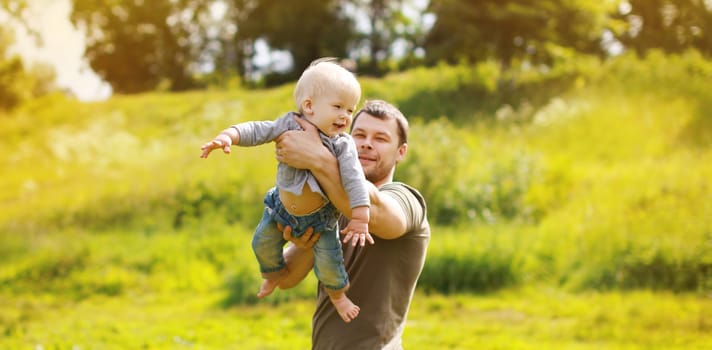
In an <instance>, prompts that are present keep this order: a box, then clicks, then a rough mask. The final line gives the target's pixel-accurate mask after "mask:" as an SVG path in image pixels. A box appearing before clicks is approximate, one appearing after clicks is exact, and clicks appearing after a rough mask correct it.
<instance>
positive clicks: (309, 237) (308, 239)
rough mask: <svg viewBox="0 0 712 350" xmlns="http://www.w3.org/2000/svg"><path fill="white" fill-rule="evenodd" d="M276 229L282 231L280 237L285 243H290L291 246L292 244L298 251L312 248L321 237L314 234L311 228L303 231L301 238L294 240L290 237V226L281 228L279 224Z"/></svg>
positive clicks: (318, 234)
mask: <svg viewBox="0 0 712 350" xmlns="http://www.w3.org/2000/svg"><path fill="white" fill-rule="evenodd" d="M277 229H278V230H280V231H282V237H283V238H284V240H285V241H289V242H292V244H294V246H295V247H297V248H299V249H312V248H314V245H315V244H316V241H318V240H319V237H321V234H320V233H314V229H313V228H312V227H309V228H307V230H306V231H304V234H303V235H301V237H296V238H295V237H292V227H291V226H282V225H280V224H277Z"/></svg>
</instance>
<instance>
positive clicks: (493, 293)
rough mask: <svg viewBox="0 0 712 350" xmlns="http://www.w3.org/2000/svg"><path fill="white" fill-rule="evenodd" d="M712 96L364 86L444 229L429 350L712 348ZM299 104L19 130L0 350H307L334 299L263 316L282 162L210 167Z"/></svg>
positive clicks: (1, 134) (396, 79)
mask: <svg viewBox="0 0 712 350" xmlns="http://www.w3.org/2000/svg"><path fill="white" fill-rule="evenodd" d="M710 81H712V62H709V61H706V60H704V59H703V58H701V57H700V56H699V55H697V54H695V53H686V54H683V55H677V56H665V55H662V54H659V53H652V54H651V55H649V56H648V57H645V58H636V57H634V56H621V57H617V58H615V59H612V60H609V61H605V62H601V61H599V60H597V59H594V58H585V57H576V58H570V59H568V60H565V61H562V62H560V63H559V64H558V65H556V66H555V68H544V67H526V66H523V67H522V68H521V69H520V70H517V71H513V72H511V73H509V74H508V75H507V76H500V75H499V72H498V70H497V66H496V65H495V64H494V63H492V62H485V63H481V64H478V65H465V64H463V65H459V66H437V67H431V68H418V69H414V70H410V71H407V72H402V73H398V74H392V75H389V76H386V77H385V78H382V79H377V80H376V79H370V78H362V79H361V82H362V85H363V89H364V95H365V96H364V97H365V98H382V99H386V100H388V101H392V102H393V103H395V104H396V105H398V106H399V107H400V108H401V109H402V110H403V111H404V113H405V114H406V115H407V116H408V117H409V118H410V120H411V136H410V139H409V154H408V156H407V159H406V161H405V162H404V163H403V164H401V165H399V168H398V170H397V172H396V179H397V180H400V181H404V182H407V183H410V184H412V185H414V186H415V187H417V188H419V189H421V191H422V193H423V194H424V196H425V198H426V200H427V202H428V213H429V214H428V217H429V219H430V221H431V224H432V225H433V237H432V241H431V245H430V248H429V251H428V258H427V262H426V265H425V268H424V271H423V274H422V275H421V278H420V280H419V286H418V290H417V295H416V298H415V300H414V302H413V306H412V310H411V313H410V317H409V323H408V328H407V330H406V334H405V337H404V343H405V346H406V348H408V349H473V348H478V349H601V348H605V349H706V348H712V316H710V315H712V201H711V200H710V198H712V182H711V181H710V179H712V151H711V150H712V147H711V146H712V114H711V113H712V112H710V111H712V89H710V88H709V86H710ZM291 91H292V86H291V85H285V86H282V87H279V88H275V89H269V90H247V89H243V88H241V87H239V86H236V87H233V88H231V89H211V90H206V91H193V92H186V93H180V94H178V93H172V94H169V93H159V92H156V93H149V94H142V95H132V96H114V97H112V98H111V99H110V100H107V101H104V102H94V103H80V102H77V101H73V100H70V99H67V98H64V97H62V96H49V97H46V98H43V99H38V100H35V101H31V102H29V103H27V104H25V105H23V106H21V107H20V108H19V109H17V110H16V111H14V112H12V113H8V114H0V164H2V173H1V175H0V178H1V180H0V305H2V307H0V348H3V349H5V348H7V349H27V348H42V349H138V348H146V349H177V348H197V349H225V348H240V349H295V348H296V349H302V348H308V347H309V343H310V342H309V336H310V331H309V329H310V317H311V312H312V307H313V298H314V294H315V280H314V278H313V276H309V277H308V279H307V280H306V281H305V282H303V283H302V284H300V285H299V286H298V287H296V288H295V289H293V290H289V291H279V292H278V293H276V294H275V295H273V296H270V298H269V299H268V300H260V301H258V300H257V299H256V298H255V297H254V293H255V291H256V288H257V286H258V284H259V275H258V273H257V265H256V262H255V261H254V258H253V256H252V252H251V250H250V245H249V242H250V236H251V231H252V228H253V226H254V225H255V224H256V221H257V220H258V217H259V215H260V212H261V207H260V206H261V199H262V195H263V193H264V191H265V190H266V189H267V188H269V187H270V186H271V185H272V184H273V181H274V180H273V179H274V174H275V170H276V162H275V161H274V156H273V148H272V147H270V146H261V147H256V148H251V149H238V148H234V150H233V153H232V154H231V155H230V156H223V155H220V154H216V155H215V156H211V157H210V158H209V159H207V160H204V159H199V158H198V156H199V154H200V152H199V147H200V145H201V144H202V143H204V142H205V141H207V140H209V139H210V138H212V137H213V136H214V135H215V134H216V133H217V132H218V131H219V130H221V129H222V128H224V127H226V126H227V125H230V124H233V123H236V122H239V121H242V120H251V119H273V118H275V117H276V116H278V115H281V114H282V113H283V112H285V111H288V110H290V109H291V108H292V102H291Z"/></svg>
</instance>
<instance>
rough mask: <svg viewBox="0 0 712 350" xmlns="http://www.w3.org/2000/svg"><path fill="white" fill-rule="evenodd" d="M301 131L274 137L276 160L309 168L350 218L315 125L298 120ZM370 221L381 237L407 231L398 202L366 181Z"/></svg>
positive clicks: (333, 162) (333, 160)
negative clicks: (302, 129) (369, 202)
mask: <svg viewBox="0 0 712 350" xmlns="http://www.w3.org/2000/svg"><path fill="white" fill-rule="evenodd" d="M298 122H299V123H300V124H301V125H302V128H304V131H297V130H293V131H287V132H284V133H282V135H280V136H279V137H278V138H277V140H276V141H277V160H279V161H280V162H284V163H287V164H289V165H290V166H292V167H295V168H300V169H309V170H310V171H311V172H312V174H314V177H316V179H317V181H319V184H320V185H321V187H322V189H323V190H324V192H325V193H326V195H327V196H328V197H329V199H330V200H331V202H332V203H333V204H334V206H335V207H336V208H337V209H338V210H339V211H340V212H342V213H344V215H346V217H347V218H349V219H350V218H351V216H350V215H351V208H350V204H349V198H348V195H347V194H346V191H345V190H344V188H343V186H342V184H341V176H340V175H339V165H338V161H337V160H336V157H335V156H334V155H333V154H331V152H329V150H328V149H327V148H326V147H324V145H322V144H321V139H320V138H319V134H318V131H317V130H316V128H315V127H314V126H313V125H311V124H309V123H306V122H302V121H301V120H298ZM368 193H369V199H370V201H371V207H370V213H369V214H370V221H369V224H368V230H369V231H370V232H371V233H372V234H374V235H376V236H378V237H380V238H383V239H395V238H398V237H400V236H402V235H403V234H405V230H406V216H405V213H404V212H403V209H402V208H401V206H400V205H399V204H398V202H397V201H396V200H395V199H394V198H392V197H391V196H389V195H387V194H383V193H381V192H380V191H379V190H378V189H377V188H376V186H374V185H373V184H372V183H370V182H369V183H368Z"/></svg>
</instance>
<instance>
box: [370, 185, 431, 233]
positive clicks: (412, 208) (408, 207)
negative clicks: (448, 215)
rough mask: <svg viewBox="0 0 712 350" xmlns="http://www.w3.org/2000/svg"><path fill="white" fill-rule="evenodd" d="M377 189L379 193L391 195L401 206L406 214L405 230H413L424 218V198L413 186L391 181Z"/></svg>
mask: <svg viewBox="0 0 712 350" xmlns="http://www.w3.org/2000/svg"><path fill="white" fill-rule="evenodd" d="M379 190H380V191H381V193H383V194H386V195H388V196H391V197H393V199H395V200H396V201H397V202H398V204H400V206H401V208H403V213H405V216H406V225H407V227H406V232H411V231H414V230H415V229H416V228H417V227H419V226H420V225H421V223H422V222H423V220H425V217H426V206H425V199H424V198H423V195H421V194H420V192H418V190H416V189H415V188H413V187H410V186H408V185H406V184H404V183H400V182H391V183H387V184H385V185H383V186H381V188H380V189H379Z"/></svg>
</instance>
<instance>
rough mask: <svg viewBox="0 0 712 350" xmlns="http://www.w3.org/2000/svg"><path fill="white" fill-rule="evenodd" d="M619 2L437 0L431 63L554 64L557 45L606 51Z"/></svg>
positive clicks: (430, 42) (505, 66)
mask: <svg viewBox="0 0 712 350" xmlns="http://www.w3.org/2000/svg"><path fill="white" fill-rule="evenodd" d="M614 5H615V2H612V1H597V0H572V1H566V0H548V1H543V0H542V1H539V0H504V1H502V0H477V1H475V0H433V1H432V2H431V3H430V7H429V10H430V11H431V12H432V13H433V14H435V15H436V16H437V19H436V22H435V24H434V25H433V28H432V30H431V31H430V32H429V34H428V36H427V38H426V43H425V48H426V57H427V60H428V62H430V63H435V62H438V61H446V62H451V63H454V62H457V61H460V60H463V59H464V60H467V61H480V60H483V59H497V60H499V61H500V63H501V69H502V70H503V71H504V70H507V69H508V68H509V67H510V65H511V64H512V61H513V60H514V59H515V58H521V59H527V60H530V61H533V62H535V63H536V62H543V63H550V61H551V59H552V51H551V48H552V47H566V48H570V49H573V50H577V51H582V52H588V53H599V54H600V53H601V52H602V50H603V48H602V47H601V46H600V40H601V35H602V33H603V30H604V29H606V28H607V27H608V26H611V25H612V24H611V23H609V20H608V18H609V16H608V13H610V12H612V10H613V8H614Z"/></svg>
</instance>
